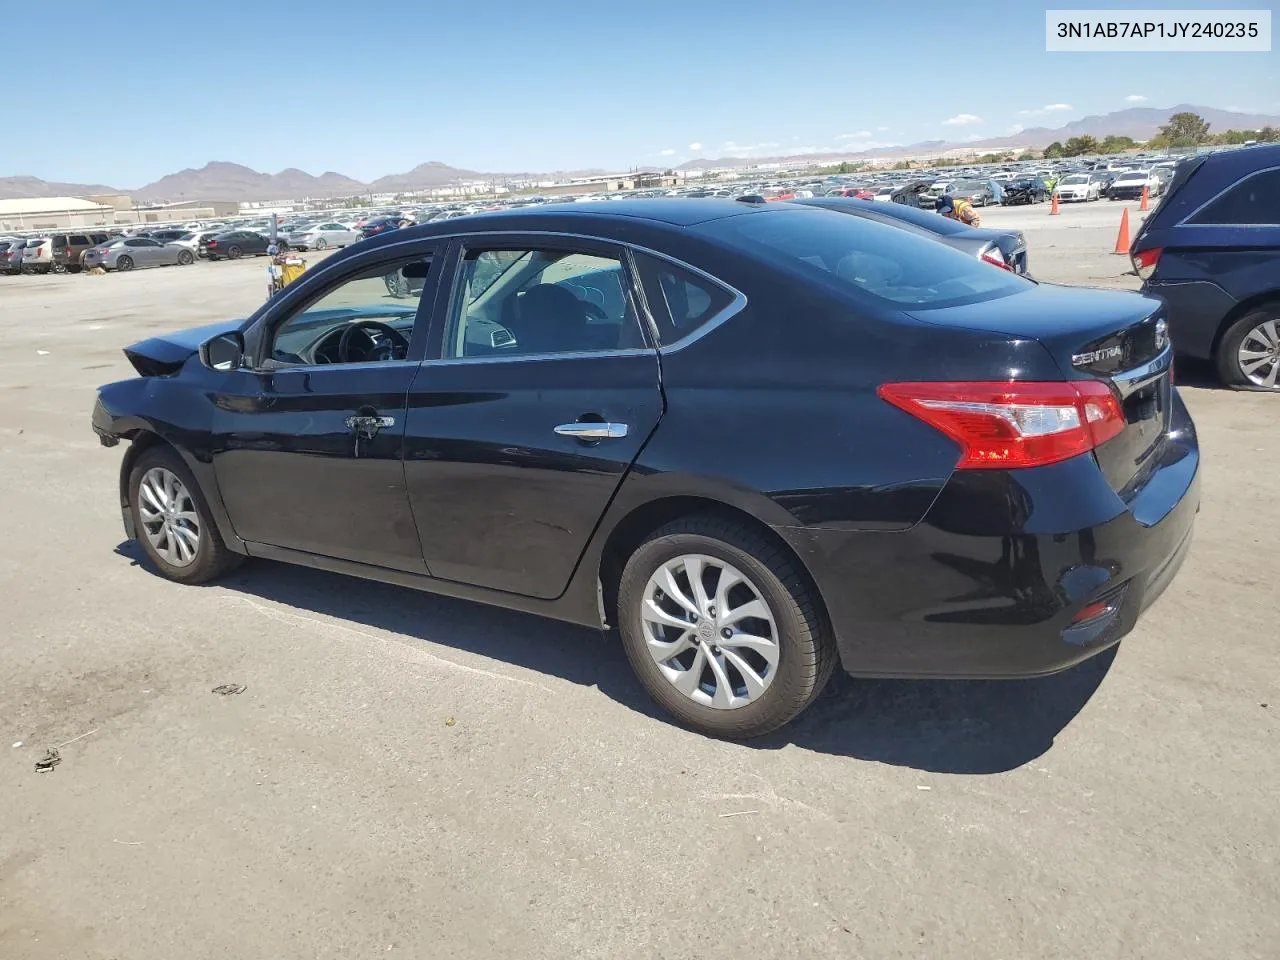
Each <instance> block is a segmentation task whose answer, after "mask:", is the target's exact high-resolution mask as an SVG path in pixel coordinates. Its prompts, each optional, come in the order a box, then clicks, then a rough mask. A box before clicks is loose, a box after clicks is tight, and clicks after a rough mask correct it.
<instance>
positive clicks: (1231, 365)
mask: <svg viewBox="0 0 1280 960" xmlns="http://www.w3.org/2000/svg"><path fill="white" fill-rule="evenodd" d="M1215 360H1216V362H1217V367H1218V375H1219V376H1220V377H1221V378H1222V380H1223V382H1225V383H1228V384H1231V385H1233V386H1244V387H1256V388H1259V389H1262V390H1278V391H1280V302H1276V303H1269V304H1266V305H1264V306H1263V307H1262V308H1261V309H1258V310H1255V311H1253V312H1252V313H1249V314H1246V315H1245V316H1243V317H1241V318H1240V319H1239V320H1237V321H1236V322H1235V323H1233V324H1232V325H1231V326H1230V327H1229V328H1228V330H1227V332H1226V333H1225V334H1223V336H1222V341H1221V342H1220V343H1219V344H1218V352H1217V355H1216V356H1215Z"/></svg>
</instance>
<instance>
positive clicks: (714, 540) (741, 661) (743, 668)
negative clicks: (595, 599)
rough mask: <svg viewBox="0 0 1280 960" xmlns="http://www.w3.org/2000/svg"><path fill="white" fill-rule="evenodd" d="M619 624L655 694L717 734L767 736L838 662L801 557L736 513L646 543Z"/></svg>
mask: <svg viewBox="0 0 1280 960" xmlns="http://www.w3.org/2000/svg"><path fill="white" fill-rule="evenodd" d="M618 627H619V632H620V634H621V636H622V645H623V649H624V650H625V651H626V655H627V659H628V660H629V661H630V663H631V667H632V669H633V670H634V671H635V672H636V675H637V676H638V677H639V679H640V682H641V683H642V684H644V687H645V689H646V690H647V691H648V692H649V694H650V696H652V697H653V698H654V700H656V701H657V702H658V703H659V704H660V705H661V706H662V707H663V708H664V709H665V710H666V711H667V712H669V713H670V714H672V715H673V716H674V717H675V718H676V720H678V721H679V722H680V723H682V724H684V725H685V726H688V727H691V728H693V729H695V730H698V731H700V732H702V733H705V734H708V735H710V736H714V737H723V738H727V739H746V738H749V737H758V736H761V735H762V734H766V733H769V732H770V731H772V730H776V729H777V728H778V727H781V726H783V725H784V724H786V723H788V722H789V721H791V720H792V719H793V718H795V717H796V716H797V715H798V714H800V713H801V711H803V710H804V709H805V708H806V707H808V706H809V704H811V703H812V702H813V701H814V699H815V698H816V697H817V696H818V694H819V693H821V692H822V688H823V686H824V685H825V684H826V682H827V680H828V678H829V677H830V676H831V671H832V669H833V668H834V666H835V662H836V650H835V641H834V639H833V637H832V635H831V630H830V628H829V627H828V626H827V624H826V622H825V618H824V617H823V615H822V614H821V612H820V608H819V605H818V602H817V598H816V595H815V592H814V589H813V588H812V587H811V586H810V585H809V584H808V582H807V580H806V579H805V578H804V576H803V575H802V574H801V572H800V571H799V570H798V569H797V568H796V566H795V561H794V560H793V559H792V558H790V557H789V556H787V554H786V553H785V551H784V550H783V549H782V548H781V547H779V546H778V545H777V544H775V543H773V542H771V541H770V540H769V539H768V538H767V537H765V536H764V535H763V534H761V533H759V532H757V531H756V530H753V529H752V528H751V527H749V526H747V525H745V524H743V523H740V522H738V521H735V520H731V519H721V518H718V517H690V518H685V519H681V520H676V521H673V522H672V523H669V524H667V525H666V526H664V527H662V528H661V529H659V530H657V531H656V532H655V533H654V534H653V535H652V536H650V537H649V538H648V539H647V540H646V541H645V542H644V543H642V544H641V545H640V546H639V547H638V548H637V549H636V551H635V552H634V553H633V554H632V555H631V557H630V559H629V560H628V561H627V563H626V566H625V567H624V569H623V572H622V578H621V582H620V583H619V586H618Z"/></svg>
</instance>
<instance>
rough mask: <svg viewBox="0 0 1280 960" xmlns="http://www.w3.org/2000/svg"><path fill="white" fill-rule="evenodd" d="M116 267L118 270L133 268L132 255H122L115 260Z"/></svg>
mask: <svg viewBox="0 0 1280 960" xmlns="http://www.w3.org/2000/svg"><path fill="white" fill-rule="evenodd" d="M116 269H117V270H120V271H126V270H132V269H133V257H129V256H124V257H120V258H119V259H117V260H116Z"/></svg>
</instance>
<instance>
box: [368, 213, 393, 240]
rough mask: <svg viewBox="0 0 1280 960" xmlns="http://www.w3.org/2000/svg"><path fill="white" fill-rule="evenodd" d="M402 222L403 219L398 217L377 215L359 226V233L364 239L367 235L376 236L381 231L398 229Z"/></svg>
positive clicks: (386, 231) (387, 231)
mask: <svg viewBox="0 0 1280 960" xmlns="http://www.w3.org/2000/svg"><path fill="white" fill-rule="evenodd" d="M403 222H404V221H403V220H402V219H401V218H400V217H377V218H376V219H373V220H370V221H369V222H368V223H366V224H365V225H364V226H363V227H361V228H360V234H361V235H362V236H363V237H364V238H365V239H368V238H369V237H376V236H378V235H379V234H382V233H389V232H390V231H392V230H399V229H400V224H402V223H403Z"/></svg>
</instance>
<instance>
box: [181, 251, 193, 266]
mask: <svg viewBox="0 0 1280 960" xmlns="http://www.w3.org/2000/svg"><path fill="white" fill-rule="evenodd" d="M194 259H195V257H193V256H191V251H190V250H183V251H182V252H181V253H179V254H178V265H179V266H182V267H185V266H189V265H190V264H191V261H193V260H194Z"/></svg>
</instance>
